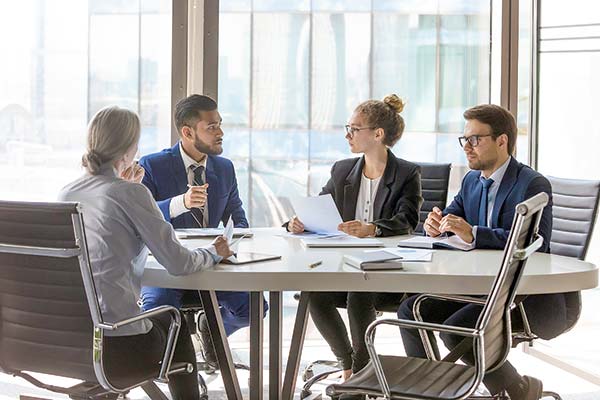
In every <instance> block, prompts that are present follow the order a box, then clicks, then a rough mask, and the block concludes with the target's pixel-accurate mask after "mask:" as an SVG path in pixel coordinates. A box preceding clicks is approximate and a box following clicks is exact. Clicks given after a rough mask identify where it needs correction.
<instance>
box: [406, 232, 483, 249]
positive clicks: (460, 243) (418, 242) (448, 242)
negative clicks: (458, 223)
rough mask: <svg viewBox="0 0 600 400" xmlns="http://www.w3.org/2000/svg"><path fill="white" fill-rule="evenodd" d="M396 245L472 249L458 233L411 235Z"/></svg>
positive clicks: (422, 247)
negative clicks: (449, 234) (433, 235)
mask: <svg viewBox="0 0 600 400" xmlns="http://www.w3.org/2000/svg"><path fill="white" fill-rule="evenodd" d="M398 247H416V248H419V249H436V248H437V249H452V250H463V251H469V250H473V248H474V246H473V245H472V244H471V243H467V242H465V241H464V240H462V239H461V238H460V237H458V235H453V236H448V237H445V238H438V237H430V236H413V237H411V238H410V239H405V240H401V241H400V243H398Z"/></svg>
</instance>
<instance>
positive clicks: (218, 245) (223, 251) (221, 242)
mask: <svg viewBox="0 0 600 400" xmlns="http://www.w3.org/2000/svg"><path fill="white" fill-rule="evenodd" d="M212 245H213V246H215V250H216V251H217V254H218V255H220V256H221V257H223V258H229V257H231V256H232V255H233V251H231V249H230V248H229V244H228V243H227V239H225V236H217V237H216V238H215V240H213V242H212Z"/></svg>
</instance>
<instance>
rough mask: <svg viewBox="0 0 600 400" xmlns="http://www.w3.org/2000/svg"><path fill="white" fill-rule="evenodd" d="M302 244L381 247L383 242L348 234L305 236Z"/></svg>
mask: <svg viewBox="0 0 600 400" xmlns="http://www.w3.org/2000/svg"><path fill="white" fill-rule="evenodd" d="M302 244H303V245H304V246H306V247H383V242H382V241H381V240H379V239H375V238H357V237H353V236H350V235H345V236H333V237H320V238H305V239H302Z"/></svg>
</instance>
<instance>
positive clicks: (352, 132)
mask: <svg viewBox="0 0 600 400" xmlns="http://www.w3.org/2000/svg"><path fill="white" fill-rule="evenodd" d="M344 128H345V129H346V133H347V134H348V136H350V139H352V138H353V137H354V135H355V134H356V132H358V131H364V130H365V129H375V127H374V126H365V127H364V128H354V127H352V126H350V125H346V126H344Z"/></svg>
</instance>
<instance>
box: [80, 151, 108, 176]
mask: <svg viewBox="0 0 600 400" xmlns="http://www.w3.org/2000/svg"><path fill="white" fill-rule="evenodd" d="M103 163H104V162H103V160H102V156H101V155H100V154H98V153H97V152H96V151H94V150H90V151H88V152H87V153H85V154H84V155H83V157H82V158H81V164H82V165H83V166H84V168H85V169H87V170H88V171H89V172H90V173H91V174H93V175H95V174H97V173H98V171H99V170H100V166H101V165H102V164H103Z"/></svg>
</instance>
